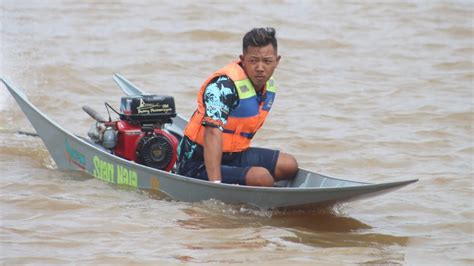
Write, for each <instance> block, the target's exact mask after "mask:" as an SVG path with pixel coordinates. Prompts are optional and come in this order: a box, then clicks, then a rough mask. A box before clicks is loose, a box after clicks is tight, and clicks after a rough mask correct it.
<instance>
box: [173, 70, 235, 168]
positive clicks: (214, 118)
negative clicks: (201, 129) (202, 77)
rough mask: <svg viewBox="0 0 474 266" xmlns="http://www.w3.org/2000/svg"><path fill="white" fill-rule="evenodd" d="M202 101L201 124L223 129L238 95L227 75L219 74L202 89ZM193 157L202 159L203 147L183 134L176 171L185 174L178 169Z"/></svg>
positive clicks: (183, 166)
mask: <svg viewBox="0 0 474 266" xmlns="http://www.w3.org/2000/svg"><path fill="white" fill-rule="evenodd" d="M203 103H204V107H205V109H206V111H205V114H204V118H203V120H202V124H203V125H204V126H209V127H217V128H219V129H220V130H221V131H223V130H224V126H225V124H227V119H228V117H229V113H231V112H232V111H233V110H234V109H235V108H236V107H237V105H238V104H239V95H238V93H237V89H236V88H235V85H234V82H232V80H231V79H230V78H229V77H227V76H220V77H217V78H215V79H214V80H212V81H211V82H210V83H209V85H208V86H207V87H206V90H205V91H204V95H203ZM193 157H194V158H195V159H196V158H202V160H203V161H204V152H203V148H202V146H201V145H199V144H197V143H194V142H193V141H191V140H190V139H189V138H188V137H186V136H184V137H183V139H182V140H181V142H180V144H179V147H178V173H180V174H184V175H186V173H183V172H180V169H185V168H187V167H186V166H185V165H186V163H187V162H188V161H190V160H191V159H193ZM203 163H204V162H203Z"/></svg>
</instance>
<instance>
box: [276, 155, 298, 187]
mask: <svg viewBox="0 0 474 266" xmlns="http://www.w3.org/2000/svg"><path fill="white" fill-rule="evenodd" d="M297 173H298V162H297V161H296V159H295V157H293V156H292V155H289V154H287V153H283V152H281V153H280V156H278V160H277V165H276V170H275V178H276V179H277V180H282V179H291V178H294V177H295V176H296V174H297Z"/></svg>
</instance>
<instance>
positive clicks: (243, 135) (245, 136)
mask: <svg viewBox="0 0 474 266" xmlns="http://www.w3.org/2000/svg"><path fill="white" fill-rule="evenodd" d="M222 132H223V133H227V134H235V130H229V129H224V131H222ZM240 135H241V136H242V137H244V138H248V139H252V138H253V136H254V135H255V133H247V132H240Z"/></svg>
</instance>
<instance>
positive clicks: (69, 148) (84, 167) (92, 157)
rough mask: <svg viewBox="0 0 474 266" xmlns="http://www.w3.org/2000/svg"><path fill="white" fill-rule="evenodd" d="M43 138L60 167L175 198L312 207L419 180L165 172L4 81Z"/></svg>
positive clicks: (179, 122) (177, 123)
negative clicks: (271, 182) (210, 177)
mask: <svg viewBox="0 0 474 266" xmlns="http://www.w3.org/2000/svg"><path fill="white" fill-rule="evenodd" d="M2 82H3V84H4V85H5V86H6V88H7V89H8V90H9V91H10V93H11V94H12V96H13V97H14V98H15V100H16V102H17V103H18V105H19V106H20V108H21V109H22V110H23V112H24V114H25V115H26V117H27V118H28V120H29V121H30V122H31V124H32V125H33V127H34V129H35V130H36V132H37V134H38V135H39V137H40V138H41V139H42V141H43V142H44V144H45V146H46V148H47V149H48V151H49V153H50V154H51V157H52V158H53V159H54V161H55V162H56V165H57V167H58V168H60V169H66V170H79V171H85V172H87V173H89V174H90V175H92V176H93V177H95V178H97V179H100V180H103V181H105V182H109V183H113V184H118V185H125V186H129V187H134V188H137V189H146V190H152V191H160V192H162V193H164V194H166V195H168V196H169V197H171V198H172V199H175V200H180V201H187V202H196V201H203V200H208V199H216V200H220V201H222V202H225V203H231V204H248V205H251V206H255V207H258V208H261V209H273V208H291V209H294V208H296V209H300V208H313V207H315V206H322V205H325V206H327V205H332V204H336V203H342V202H349V201H353V200H358V199H364V198H370V197H374V196H377V195H380V194H384V193H387V192H390V191H393V190H395V189H398V188H401V187H403V186H406V185H408V184H410V183H414V182H416V181H417V180H407V181H400V182H390V183H380V184H372V183H363V182H355V181H350V180H343V179H337V178H331V177H328V176H324V175H320V174H317V173H314V172H311V171H307V170H304V169H299V172H298V175H297V177H296V178H295V179H294V180H292V181H289V182H287V181H284V182H279V183H277V186H275V187H251V186H236V185H229V184H215V183H211V182H207V181H202V180H198V179H193V178H188V177H185V176H181V175H177V174H174V173H170V172H164V171H161V170H157V169H154V168H150V167H147V166H144V165H140V164H137V163H135V162H133V161H128V160H125V159H122V158H120V157H117V156H115V155H113V154H111V153H109V152H108V151H107V150H105V149H103V148H101V147H100V146H98V145H96V144H94V143H92V142H91V141H89V140H87V139H84V138H81V137H78V136H76V135H74V134H72V133H70V132H68V131H67V130H65V129H63V128H62V127H61V126H60V125H58V124H56V123H55V122H54V121H52V120H51V119H49V118H48V117H47V116H46V115H45V114H43V113H42V112H41V111H40V110H38V109H37V108H36V107H35V106H34V105H33V104H32V103H31V102H30V101H29V100H28V99H27V97H26V96H25V95H24V94H23V92H22V91H20V90H18V89H17V88H15V87H14V86H12V85H11V83H9V82H7V81H5V80H2ZM173 120H174V121H173V124H172V126H171V127H170V128H169V129H170V130H172V131H174V132H177V133H178V134H182V132H183V129H184V127H185V125H186V123H187V121H186V120H185V119H184V118H182V117H181V116H177V117H176V118H174V119H173Z"/></svg>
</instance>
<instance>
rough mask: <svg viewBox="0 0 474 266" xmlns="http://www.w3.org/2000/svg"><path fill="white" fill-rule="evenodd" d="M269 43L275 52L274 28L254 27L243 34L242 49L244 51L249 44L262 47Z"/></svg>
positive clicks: (276, 46) (276, 45)
mask: <svg viewBox="0 0 474 266" xmlns="http://www.w3.org/2000/svg"><path fill="white" fill-rule="evenodd" d="M270 43H271V44H272V46H273V49H275V52H277V50H278V44H277V39H276V37H275V29H274V28H254V29H252V30H251V31H249V32H247V33H246V34H245V36H244V39H243V41H242V48H243V49H242V50H243V52H244V53H245V52H247V48H248V47H249V46H256V47H262V46H267V45H268V44H270Z"/></svg>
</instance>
